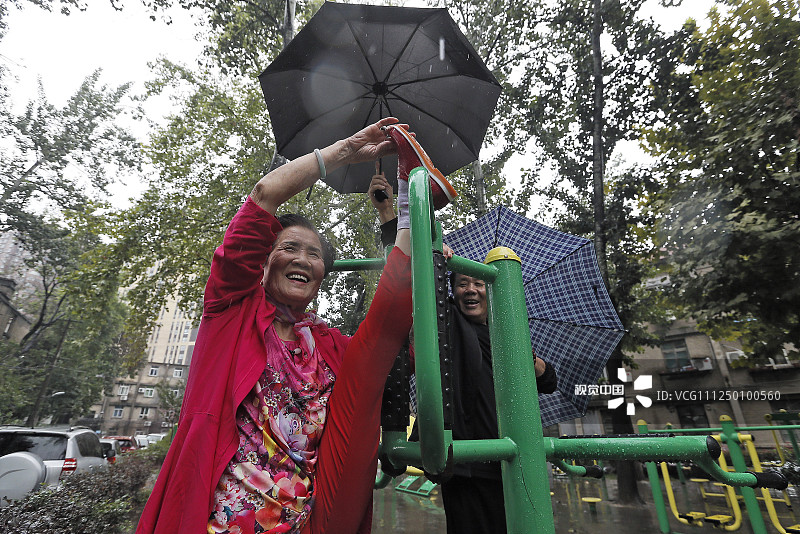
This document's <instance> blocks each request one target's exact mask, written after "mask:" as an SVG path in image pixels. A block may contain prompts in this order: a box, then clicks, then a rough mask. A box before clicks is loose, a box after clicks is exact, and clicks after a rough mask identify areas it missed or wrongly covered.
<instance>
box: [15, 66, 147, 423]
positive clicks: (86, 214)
mask: <svg viewBox="0 0 800 534" xmlns="http://www.w3.org/2000/svg"><path fill="white" fill-rule="evenodd" d="M0 74H2V73H0ZM99 80H100V71H96V72H94V73H93V74H91V75H90V76H88V77H87V78H86V80H85V81H84V82H83V83H82V84H81V86H80V88H79V89H78V90H77V91H76V93H75V94H74V95H73V96H72V97H71V98H70V99H69V100H68V101H67V103H66V104H65V105H64V106H63V107H62V108H56V107H55V106H53V105H51V104H50V103H49V102H48V101H47V99H46V97H45V95H44V94H43V92H42V91H41V88H40V91H39V94H38V96H37V97H36V98H34V99H33V100H32V101H31V102H29V104H28V105H27V107H26V108H25V111H24V112H23V113H22V114H20V115H15V114H14V113H12V112H11V111H10V110H9V109H8V108H6V107H5V104H6V102H5V100H3V101H2V102H0V104H2V113H1V114H0V118H1V119H2V120H1V121H0V130H2V132H3V134H4V135H5V136H6V139H7V140H8V141H9V143H7V144H6V145H5V146H4V147H3V150H2V151H1V152H0V213H2V215H0V231H4V232H11V233H13V235H14V237H15V238H16V239H17V241H18V242H19V243H20V245H21V247H22V249H23V250H24V252H25V259H24V267H25V268H27V269H30V270H32V271H33V272H35V273H36V274H37V275H38V276H39V281H38V282H39V283H38V284H37V286H38V289H37V291H36V292H35V293H34V294H33V295H31V296H29V297H28V298H27V299H24V300H23V299H19V300H17V301H16V302H15V305H17V307H18V308H20V309H22V310H24V312H25V313H26V314H27V315H28V316H29V317H30V319H31V323H32V324H31V329H30V331H29V332H28V334H27V335H26V336H25V337H24V338H23V339H22V342H21V344H20V345H19V346H15V345H11V344H4V345H3V346H2V347H0V349H2V352H0V365H2V366H3V367H4V368H5V369H7V370H13V371H14V372H15V377H14V378H12V377H9V376H5V377H3V379H2V385H3V390H4V397H5V400H6V401H8V404H4V408H3V414H2V416H3V420H4V421H5V422H10V421H16V422H18V421H20V420H23V419H24V418H25V416H31V415H47V414H53V415H55V416H56V417H57V418H58V417H61V418H64V419H66V420H68V419H69V418H70V416H73V415H82V414H83V413H85V412H86V410H87V409H88V407H89V405H91V404H92V403H93V402H94V401H95V400H96V399H97V398H98V397H99V395H100V390H101V389H102V384H103V378H104V377H105V376H108V377H111V376H113V374H114V373H115V372H116V365H117V361H118V360H119V353H120V347H119V339H118V336H119V329H120V327H121V323H122V318H123V316H124V313H125V312H124V309H123V308H122V306H121V304H120V303H119V301H118V299H117V288H118V283H117V282H118V280H117V277H116V276H107V277H106V278H105V279H100V280H97V279H94V278H88V277H87V276H86V270H87V268H88V266H90V265H92V264H93V263H95V262H97V261H102V259H103V258H102V256H103V251H104V250H105V249H106V247H107V246H106V245H105V244H104V243H103V236H104V234H105V228H106V227H105V221H104V213H105V212H106V211H107V207H106V206H105V205H104V204H103V203H102V199H104V198H105V196H106V195H107V192H106V188H107V186H108V185H109V184H110V183H111V182H112V181H114V180H115V179H116V175H117V173H119V172H122V171H123V170H130V169H136V168H137V167H138V161H139V159H138V154H137V143H136V142H135V141H134V139H133V138H132V136H131V135H130V134H129V133H128V132H127V131H126V130H124V129H123V128H121V127H120V126H118V125H117V123H116V121H117V120H118V118H119V116H120V114H122V110H123V108H124V99H125V98H126V95H127V92H128V86H127V85H123V86H120V87H116V88H109V87H107V86H105V85H102V84H100V81H99ZM11 274H13V273H11ZM62 336H63V343H62V342H61V339H62ZM58 347H61V350H60V351H59V350H58ZM54 388H55V389H54ZM52 391H65V392H66V393H65V395H64V396H62V397H58V398H57V399H54V400H53V401H52V404H53V406H50V405H49V404H50V400H49V399H50V397H49V394H50V393H51V392H52Z"/></svg>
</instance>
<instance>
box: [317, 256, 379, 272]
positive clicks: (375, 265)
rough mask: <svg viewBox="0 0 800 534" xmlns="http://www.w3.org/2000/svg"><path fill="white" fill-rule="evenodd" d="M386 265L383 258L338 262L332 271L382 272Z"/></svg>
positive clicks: (334, 263)
mask: <svg viewBox="0 0 800 534" xmlns="http://www.w3.org/2000/svg"><path fill="white" fill-rule="evenodd" d="M385 263H386V260H384V259H383V258H364V259H355V260H336V261H335V262H333V267H332V268H331V271H380V270H381V269H383V266H384V264H385Z"/></svg>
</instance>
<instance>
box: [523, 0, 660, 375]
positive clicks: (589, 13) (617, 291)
mask: <svg viewBox="0 0 800 534" xmlns="http://www.w3.org/2000/svg"><path fill="white" fill-rule="evenodd" d="M641 5H642V2H641V1H640V0H629V1H620V2H604V3H603V4H602V8H601V13H600V16H601V17H602V30H603V40H602V43H603V47H602V74H603V100H602V102H600V106H601V108H600V111H601V112H602V121H603V122H602V125H601V126H602V130H601V135H602V142H601V144H600V146H599V150H600V157H601V158H602V160H603V170H604V173H605V176H604V177H603V180H604V187H603V189H604V197H605V198H603V199H595V195H594V192H593V187H592V180H591V178H592V173H593V157H594V153H593V132H594V127H595V116H596V115H595V113H596V111H597V103H596V102H595V100H594V89H595V80H594V77H593V75H594V72H593V50H592V46H591V36H592V25H593V22H594V19H595V13H594V6H593V2H591V1H588V0H570V1H567V2H560V3H558V4H557V5H556V6H554V7H552V8H551V9H549V10H548V11H547V12H546V14H545V15H546V21H547V24H546V28H545V29H542V30H540V32H541V35H540V37H539V38H540V41H539V43H540V45H541V46H540V47H538V48H537V49H536V50H535V51H534V56H533V58H532V60H531V61H529V62H527V63H526V64H525V73H524V78H525V79H526V80H528V81H529V83H530V84H531V86H532V89H531V94H530V96H529V100H528V105H527V108H526V109H525V112H524V117H525V118H524V125H525V127H526V130H527V132H528V133H529V134H530V135H531V136H533V137H534V138H535V140H536V143H537V148H538V149H539V161H537V168H534V169H531V170H530V171H528V172H527V173H526V175H525V176H524V178H523V184H522V191H521V193H520V194H518V195H517V199H516V200H517V201H516V204H517V205H518V208H519V209H525V210H527V209H528V207H529V205H528V204H527V202H528V200H529V198H531V197H534V196H539V197H543V198H545V199H546V200H547V201H546V204H545V208H544V209H545V210H547V211H548V212H549V213H547V214H543V215H545V216H547V218H549V219H553V220H554V222H555V225H556V226H557V227H558V228H559V229H561V230H563V231H566V232H569V233H572V234H576V235H581V236H587V237H592V236H595V234H596V230H597V226H596V224H595V223H596V220H595V218H596V216H597V214H598V213H601V214H604V215H603V217H604V218H603V220H601V221H597V222H600V223H601V224H600V225H599V227H600V230H601V231H602V233H603V239H604V240H605V243H606V245H605V247H606V250H605V256H606V260H607V263H608V276H609V292H610V294H611V298H612V300H613V302H614V305H615V307H616V309H617V312H618V313H619V315H620V318H621V320H622V322H623V324H624V325H625V328H626V330H628V335H627V336H625V338H624V339H623V342H622V346H621V348H622V350H623V351H624V352H625V353H626V355H628V356H627V357H628V360H629V363H630V362H631V360H630V355H631V354H632V353H635V352H638V351H640V350H641V347H642V346H644V345H650V344H653V343H654V342H655V339H654V338H653V337H652V335H650V334H649V333H648V331H647V324H648V323H653V322H655V323H658V322H660V321H661V320H662V317H663V316H664V315H665V314H666V313H667V312H668V308H667V307H666V306H665V304H664V302H663V295H661V294H660V293H658V292H652V291H645V290H644V288H643V281H644V280H645V279H646V278H648V277H650V276H652V275H653V274H654V273H653V270H652V267H651V266H652V265H653V235H652V232H651V231H650V230H649V225H651V224H653V218H652V215H651V214H650V212H649V211H648V207H647V200H648V199H649V198H651V197H652V195H653V194H654V193H655V191H656V190H657V184H656V183H655V180H654V178H653V176H652V175H651V173H650V172H648V171H647V170H646V169H642V168H635V167H634V168H625V166H624V162H611V164H609V165H606V162H607V161H608V160H609V158H610V156H611V154H612V153H613V152H614V150H615V149H616V148H617V146H618V144H619V143H620V141H623V140H633V139H636V138H637V137H638V136H639V126H638V125H640V124H643V123H646V122H647V121H649V120H650V119H651V117H653V116H654V114H655V112H656V109H655V107H654V103H653V100H652V97H651V95H650V94H649V92H648V86H649V84H650V82H651V80H653V79H655V78H656V76H657V73H658V72H659V69H661V68H663V66H662V64H663V62H664V61H665V59H664V55H665V54H666V53H667V51H669V50H670V47H671V46H672V42H671V41H670V40H669V39H668V38H667V37H665V36H663V35H662V34H661V32H660V31H659V30H658V29H657V28H656V26H655V25H654V23H653V22H652V21H650V20H643V19H642V18H641V17H639V16H638V14H639V10H640V8H641ZM547 164H550V165H552V167H553V168H554V170H555V171H556V176H555V177H549V176H544V175H542V174H541V169H542V168H544V167H545V166H546V165H547ZM598 202H601V203H602V210H601V211H599V212H598V206H596V205H595V203H598ZM559 207H560V209H559ZM602 253H603V251H602V249H601V250H600V251H599V252H598V254H602Z"/></svg>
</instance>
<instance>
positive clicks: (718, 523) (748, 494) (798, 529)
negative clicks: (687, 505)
mask: <svg viewBox="0 0 800 534" xmlns="http://www.w3.org/2000/svg"><path fill="white" fill-rule="evenodd" d="M772 415H774V414H772ZM768 421H770V419H768ZM638 425H639V432H644V433H665V434H678V433H680V434H692V433H694V434H697V433H700V434H712V433H713V434H714V435H713V436H711V437H712V438H713V439H714V440H715V441H717V442H719V443H721V444H724V445H725V446H726V447H727V450H728V454H729V455H730V459H731V464H732V465H731V466H728V464H727V461H726V459H725V455H724V454H721V455H719V465H717V468H718V469H720V470H721V471H723V472H728V473H729V474H731V475H733V474H740V473H746V472H749V471H748V466H747V458H749V460H750V468H751V469H752V470H753V472H755V473H756V474H763V473H765V471H764V469H763V465H762V463H761V460H760V459H759V457H758V452H757V451H756V447H755V444H754V440H753V436H752V434H748V433H745V432H750V431H756V430H786V431H788V432H789V433H790V435H793V433H794V431H795V430H800V425H781V426H775V425H772V423H771V421H770V426H743V427H736V426H734V424H733V420H732V419H731V418H730V416H727V415H723V416H721V417H720V427H717V428H684V429H675V428H665V429H650V428H648V427H647V423H645V422H644V421H642V420H640V421H639V423H638ZM742 447H744V451H746V456H745V452H743V451H742ZM778 447H780V443H778ZM782 462H784V463H785V458H782ZM701 467H703V469H704V470H706V471H707V472H709V473H710V471H708V470H707V469H705V466H701ZM646 469H647V474H648V478H649V480H650V488H651V490H652V492H653V501H654V503H655V505H656V515H657V517H658V520H659V527H660V528H661V532H663V533H664V534H669V533H671V532H672V530H671V529H670V527H669V521H668V518H667V512H666V508H665V505H664V498H663V495H662V493H661V483H660V481H659V477H658V473H657V471H656V467H655V464H654V463H653V462H648V463H647V464H646ZM661 471H662V474H663V477H664V487H665V489H666V492H667V501H668V503H669V507H670V509H671V510H672V513H673V515H675V517H676V518H677V519H678V520H679V521H680V522H681V523H684V524H690V525H696V526H699V525H702V524H703V523H704V522H705V523H710V524H712V525H714V526H715V527H717V528H723V529H725V530H736V529H738V528H739V526H740V525H741V518H742V517H741V511H740V507H739V501H740V500H741V501H743V502H744V505H745V509H746V510H747V516H748V519H749V521H750V526H751V527H752V530H753V533H754V534H767V527H766V524H765V522H764V517H763V514H762V511H761V507H760V506H759V501H763V502H764V504H765V508H766V512H767V516H768V517H769V519H770V522H771V523H772V525H773V526H774V527H775V529H776V530H777V531H778V532H779V533H780V534H787V533H790V534H800V523H799V524H794V525H791V526H786V527H785V526H783V525H782V524H781V522H780V519H779V518H778V513H777V511H776V509H775V502H780V503H783V504H785V505H787V507H788V508H789V509H791V502H790V501H789V496H788V494H787V493H786V491H785V488H786V486H785V485H783V486H782V487H777V486H774V485H765V486H762V487H761V497H758V496H757V495H756V493H755V491H754V490H753V487H747V486H746V485H744V486H741V487H739V489H738V492H739V494H737V492H736V491H735V490H734V488H733V487H731V486H734V484H729V483H728V482H727V481H726V480H723V479H719V478H717V480H720V481H721V482H724V484H721V485H719V486H721V488H722V489H723V491H724V492H725V493H724V494H722V496H724V497H725V499H726V501H727V503H728V508H729V509H730V510H731V511H732V515H729V516H725V515H722V514H719V515H715V516H707V515H706V514H705V513H703V512H686V513H683V514H680V513H678V511H677V506H676V504H675V498H674V494H673V492H672V484H671V481H670V476H669V473H668V471H667V468H666V465H665V464H663V463H662V466H661ZM715 478H716V477H715ZM692 481H694V482H697V483H699V484H701V495H702V496H703V498H704V499H705V498H707V497H716V496H719V495H720V494H717V493H712V492H707V491H705V490H704V488H703V485H704V484H706V483H708V480H706V479H692ZM770 487H772V488H774V489H779V490H784V491H783V498H775V497H773V496H772V494H771V493H770V492H769V489H768V488H770Z"/></svg>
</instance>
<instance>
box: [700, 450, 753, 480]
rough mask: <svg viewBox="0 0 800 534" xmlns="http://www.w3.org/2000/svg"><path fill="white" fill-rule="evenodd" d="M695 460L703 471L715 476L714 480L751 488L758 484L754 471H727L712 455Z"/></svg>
mask: <svg viewBox="0 0 800 534" xmlns="http://www.w3.org/2000/svg"><path fill="white" fill-rule="evenodd" d="M694 461H695V463H696V464H697V465H699V466H700V467H701V468H702V469H703V471H705V472H706V473H708V474H709V475H711V476H712V477H714V480H716V481H718V482H722V483H723V484H727V485H729V486H738V487H751V488H752V487H754V486H755V485H756V481H757V479H756V476H755V475H754V474H753V473H731V472H728V471H725V470H724V469H722V468H721V467H720V466H719V465H718V464H717V462H715V461H714V460H712V459H711V458H710V457H706V458H697V459H695V460H694Z"/></svg>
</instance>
